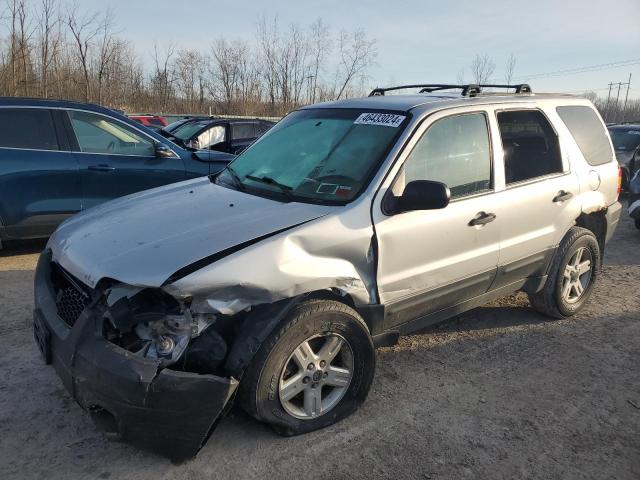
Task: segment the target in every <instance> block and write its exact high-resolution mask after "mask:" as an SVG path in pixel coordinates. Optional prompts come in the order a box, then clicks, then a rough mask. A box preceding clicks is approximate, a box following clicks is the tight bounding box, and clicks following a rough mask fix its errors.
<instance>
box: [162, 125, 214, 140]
mask: <svg viewBox="0 0 640 480" xmlns="http://www.w3.org/2000/svg"><path fill="white" fill-rule="evenodd" d="M210 123H211V122H210V121H208V120H204V121H200V122H187V123H185V124H184V125H180V126H179V127H178V128H176V129H175V130H173V131H172V132H171V134H172V135H173V136H174V137H176V138H179V139H181V140H189V139H190V138H191V137H193V136H194V135H195V134H196V133H198V132H199V131H200V130H202V129H203V128H204V127H206V126H207V125H209V124H210Z"/></svg>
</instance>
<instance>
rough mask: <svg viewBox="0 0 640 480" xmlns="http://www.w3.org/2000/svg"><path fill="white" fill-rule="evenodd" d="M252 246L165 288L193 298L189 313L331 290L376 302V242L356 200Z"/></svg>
mask: <svg viewBox="0 0 640 480" xmlns="http://www.w3.org/2000/svg"><path fill="white" fill-rule="evenodd" d="M333 210H334V211H333V212H330V213H329V214H328V215H326V216H324V217H322V218H318V219H316V220H313V221H311V222H308V223H305V224H303V225H299V226H297V227H295V228H293V229H291V230H287V231H284V232H281V233H279V234H277V235H274V236H272V237H269V238H266V239H264V240H263V241H261V242H258V243H256V244H254V245H251V246H249V247H247V248H245V249H242V250H240V251H238V252H235V253H232V254H230V255H229V256H227V257H224V258H221V259H217V260H216V261H215V262H213V263H211V264H210V265H207V266H204V267H203V268H201V269H199V270H197V271H195V272H193V273H191V274H189V275H187V276H185V277H183V278H180V279H178V280H176V281H174V282H173V283H171V284H168V285H166V286H165V287H164V289H165V291H167V292H168V293H170V294H171V295H173V296H176V297H192V298H193V303H192V306H191V309H192V311H193V312H217V313H221V314H223V315H233V314H235V313H238V312H240V311H242V310H245V309H247V308H248V307H252V306H256V305H260V304H265V303H273V302H275V301H278V300H283V299H286V298H292V297H295V296H298V295H301V294H305V293H309V292H314V291H319V290H334V291H335V292H337V293H340V294H342V295H349V296H350V297H351V299H352V300H353V301H354V303H355V304H356V305H366V304H370V303H374V302H375V300H376V295H377V294H376V281H375V273H376V272H375V252H374V249H375V242H374V232H373V227H372V225H371V221H370V215H369V211H368V206H367V205H366V204H365V203H364V202H354V203H353V204H351V205H349V206H347V207H333Z"/></svg>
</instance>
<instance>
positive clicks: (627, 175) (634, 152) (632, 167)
mask: <svg viewBox="0 0 640 480" xmlns="http://www.w3.org/2000/svg"><path fill="white" fill-rule="evenodd" d="M607 128H608V129H609V135H611V141H612V142H613V148H614V150H615V152H616V158H617V160H618V163H619V164H620V167H621V168H622V188H623V189H624V190H627V188H628V185H629V180H630V179H631V178H632V177H633V175H634V174H635V173H636V171H637V170H638V169H639V168H640V124H637V123H621V124H618V125H609V126H608V127H607Z"/></svg>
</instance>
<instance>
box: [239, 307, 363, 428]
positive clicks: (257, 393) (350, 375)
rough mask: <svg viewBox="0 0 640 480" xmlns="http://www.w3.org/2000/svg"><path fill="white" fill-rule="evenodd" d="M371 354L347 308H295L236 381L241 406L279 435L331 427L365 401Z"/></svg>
mask: <svg viewBox="0 0 640 480" xmlns="http://www.w3.org/2000/svg"><path fill="white" fill-rule="evenodd" d="M374 370H375V351H374V347H373V342H372V340H371V336H370V335H369V331H368V329H367V327H366V325H365V323H364V321H363V320H362V318H361V317H360V316H359V315H358V314H357V313H356V312H355V311H354V310H353V309H352V308H350V307H349V306H347V305H345V304H343V303H340V302H336V301H332V300H312V301H308V302H303V303H301V304H300V305H298V306H296V307H295V308H294V309H293V311H292V312H291V313H290V314H289V315H288V317H287V318H286V319H285V321H284V322H283V324H282V325H281V326H280V327H278V328H276V329H275V331H274V332H272V334H271V335H270V336H269V337H268V338H267V340H265V342H264V343H263V345H262V346H261V347H260V349H259V351H258V353H257V354H256V356H255V358H254V359H253V361H252V362H251V365H250V366H249V367H248V369H247V372H246V374H245V376H244V378H243V379H242V381H241V382H240V392H239V400H240V403H241V405H242V407H243V408H244V409H245V410H246V411H247V412H248V413H249V414H250V415H252V416H254V417H255V418H257V419H258V420H261V421H264V422H267V423H269V424H270V425H271V426H272V427H273V428H274V430H275V431H276V432H278V433H280V434H281V435H297V434H300V433H306V432H311V431H313V430H317V429H319V428H324V427H326V426H329V425H331V424H333V423H335V422H337V421H339V420H341V419H343V418H345V417H346V416H348V415H350V414H351V413H353V412H354V411H355V410H356V409H357V408H358V407H359V406H360V404H361V403H362V402H363V401H364V400H365V399H366V397H367V393H368V392H369V388H370V386H371V382H372V380H373V374H374Z"/></svg>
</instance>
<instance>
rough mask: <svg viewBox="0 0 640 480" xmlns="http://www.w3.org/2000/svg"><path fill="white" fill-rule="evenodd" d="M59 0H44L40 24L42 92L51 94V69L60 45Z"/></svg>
mask: <svg viewBox="0 0 640 480" xmlns="http://www.w3.org/2000/svg"><path fill="white" fill-rule="evenodd" d="M56 2H57V0H42V1H41V3H40V18H39V25H38V51H39V55H40V58H39V69H40V94H41V95H42V96H43V97H45V98H47V97H48V96H49V70H50V69H51V65H52V63H53V61H54V58H55V54H56V53H57V50H58V47H59V45H60V35H59V32H58V27H59V24H60V16H59V15H58V12H57V11H56V8H57V4H56Z"/></svg>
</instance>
